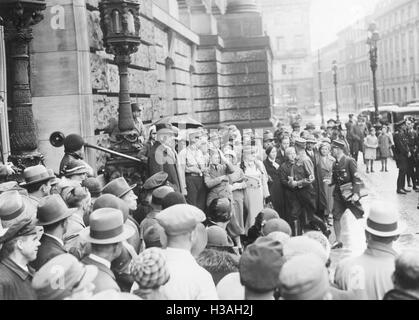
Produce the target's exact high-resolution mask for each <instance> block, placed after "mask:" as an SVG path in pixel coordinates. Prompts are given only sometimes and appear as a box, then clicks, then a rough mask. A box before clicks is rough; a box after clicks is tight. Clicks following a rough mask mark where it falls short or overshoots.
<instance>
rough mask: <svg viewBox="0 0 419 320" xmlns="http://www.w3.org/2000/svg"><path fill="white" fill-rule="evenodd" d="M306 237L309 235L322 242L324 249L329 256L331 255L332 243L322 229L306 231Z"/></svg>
mask: <svg viewBox="0 0 419 320" xmlns="http://www.w3.org/2000/svg"><path fill="white" fill-rule="evenodd" d="M304 236H305V237H308V238H310V239H313V240H315V241H317V242H318V243H320V244H321V246H322V247H323V249H324V250H325V251H326V255H327V257H329V256H330V251H331V245H330V242H329V239H327V237H326V236H325V235H324V234H323V233H322V232H320V231H308V232H306V233H304Z"/></svg>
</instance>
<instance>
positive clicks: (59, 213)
mask: <svg viewBox="0 0 419 320" xmlns="http://www.w3.org/2000/svg"><path fill="white" fill-rule="evenodd" d="M76 211H77V209H76V208H73V209H69V208H68V207H67V205H66V204H65V202H64V200H63V199H62V198H61V197H60V196H59V195H58V194H53V195H50V196H46V197H44V198H42V199H41V200H40V201H39V204H38V211H37V213H36V217H37V218H38V221H37V223H36V224H37V225H38V226H48V225H51V224H54V223H56V222H58V221H61V220H64V219H67V218H68V217H69V216H71V215H72V214H73V213H75V212H76Z"/></svg>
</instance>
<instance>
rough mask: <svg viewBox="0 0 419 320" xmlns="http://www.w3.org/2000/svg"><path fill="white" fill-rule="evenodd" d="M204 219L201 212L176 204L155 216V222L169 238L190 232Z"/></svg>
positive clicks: (189, 206) (187, 205)
mask: <svg viewBox="0 0 419 320" xmlns="http://www.w3.org/2000/svg"><path fill="white" fill-rule="evenodd" d="M205 218H206V217H205V214H204V212H202V210H200V209H199V208H197V207H194V206H191V205H189V204H177V205H174V206H172V207H169V208H167V209H164V210H162V211H160V212H159V213H158V214H157V215H156V220H157V221H158V222H159V223H160V225H161V226H162V227H163V228H164V230H165V232H166V234H167V235H171V236H176V235H181V234H186V233H189V232H192V231H193V230H194V229H195V228H196V226H197V225H198V224H199V223H200V222H203V221H205Z"/></svg>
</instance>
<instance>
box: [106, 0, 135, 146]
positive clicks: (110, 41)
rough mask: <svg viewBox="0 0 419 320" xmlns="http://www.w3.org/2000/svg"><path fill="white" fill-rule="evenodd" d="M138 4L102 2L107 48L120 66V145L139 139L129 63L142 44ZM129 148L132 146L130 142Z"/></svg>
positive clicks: (130, 0)
mask: <svg viewBox="0 0 419 320" xmlns="http://www.w3.org/2000/svg"><path fill="white" fill-rule="evenodd" d="M139 8H140V4H139V3H138V0H102V1H101V2H100V4H99V10H100V18H101V20H100V26H101V29H102V31H103V42H104V45H105V48H106V52H107V53H109V54H113V55H114V56H115V57H114V61H115V63H116V65H117V66H118V70H119V80H120V82H119V83H120V90H119V108H118V129H119V133H118V134H117V135H116V136H115V138H116V139H117V140H118V142H119V143H118V145H120V144H121V143H122V142H127V143H128V144H129V145H131V144H132V143H133V142H135V141H136V138H137V139H138V132H137V131H135V130H134V129H135V126H134V118H133V115H132V111H131V99H130V94H129V81H128V66H129V64H130V63H131V57H130V56H131V54H132V53H135V52H137V51H138V46H139V45H140V20H139ZM123 144H125V143H123ZM126 148H128V149H129V147H128V146H126ZM121 151H123V150H121Z"/></svg>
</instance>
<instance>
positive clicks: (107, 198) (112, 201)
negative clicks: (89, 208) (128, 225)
mask: <svg viewBox="0 0 419 320" xmlns="http://www.w3.org/2000/svg"><path fill="white" fill-rule="evenodd" d="M102 208H114V209H118V210H121V211H122V214H123V217H124V222H125V221H126V220H127V219H128V215H129V208H128V206H127V204H126V202H125V201H123V200H122V199H120V198H118V197H117V196H114V195H113V194H110V193H106V194H103V195H101V196H100V197H99V198H97V199H96V201H95V203H94V204H93V211H94V210H97V209H102Z"/></svg>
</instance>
